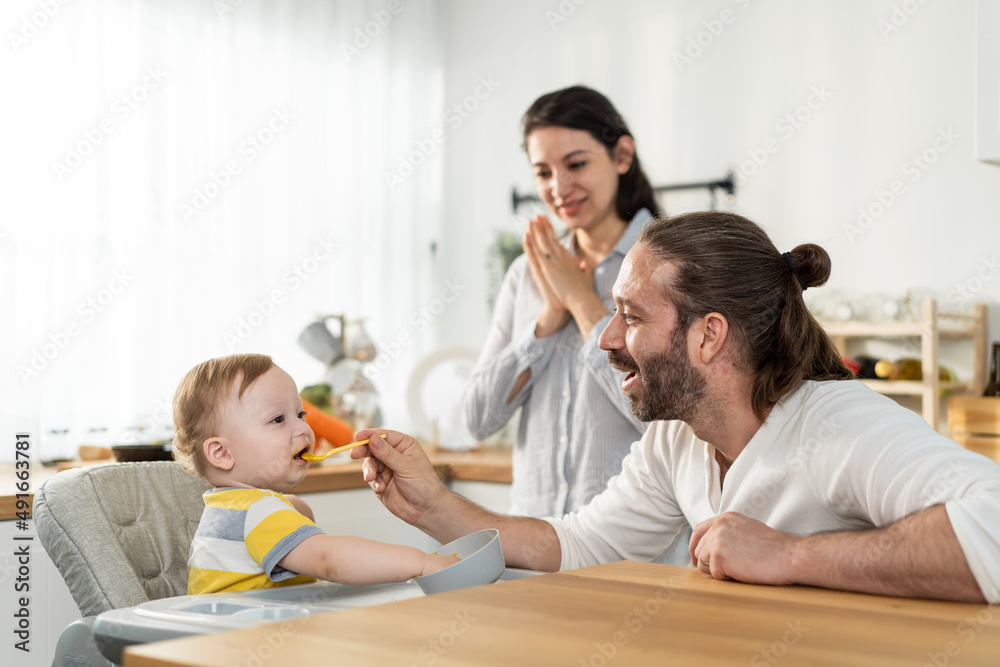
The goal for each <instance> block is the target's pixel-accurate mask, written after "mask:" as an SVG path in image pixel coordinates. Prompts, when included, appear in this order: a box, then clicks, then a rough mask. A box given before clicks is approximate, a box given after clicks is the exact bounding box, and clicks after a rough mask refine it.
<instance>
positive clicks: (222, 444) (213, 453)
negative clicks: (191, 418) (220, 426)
mask: <svg viewBox="0 0 1000 667" xmlns="http://www.w3.org/2000/svg"><path fill="white" fill-rule="evenodd" d="M201 451H202V452H203V453H204V454H205V460H206V461H208V464H209V465H210V466H212V467H213V468H218V469H219V470H232V469H233V466H234V465H236V459H234V458H233V453H232V452H231V451H229V443H228V441H227V440H226V439H225V438H223V437H221V436H217V435H215V436H212V437H211V438H209V439H208V440H206V441H205V442H203V443H202V445H201Z"/></svg>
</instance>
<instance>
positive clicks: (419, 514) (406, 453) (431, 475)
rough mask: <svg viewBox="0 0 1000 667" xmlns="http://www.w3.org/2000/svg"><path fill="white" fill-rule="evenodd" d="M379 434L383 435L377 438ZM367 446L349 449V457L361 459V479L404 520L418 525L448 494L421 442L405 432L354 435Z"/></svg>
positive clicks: (372, 431) (367, 431)
mask: <svg viewBox="0 0 1000 667" xmlns="http://www.w3.org/2000/svg"><path fill="white" fill-rule="evenodd" d="M382 433H385V434H386V438H385V439H383V438H381V437H379V436H380V435H381V434H382ZM354 435H355V437H356V438H357V439H358V440H364V439H365V438H371V441H370V442H369V443H368V444H367V445H362V446H361V447H355V448H354V449H352V450H351V458H352V459H360V458H364V459H365V462H364V464H363V465H362V468H361V469H362V472H363V475H364V479H365V481H366V482H368V485H369V486H370V487H371V488H372V490H373V491H375V495H376V496H378V499H379V500H381V501H382V504H383V505H385V507H386V508H387V509H388V510H389V511H390V512H392V513H393V514H395V515H396V516H398V517H399V518H400V519H402V520H403V521H405V522H407V523H409V524H411V525H414V526H417V527H418V528H420V527H421V519H422V518H424V516H425V514H427V513H428V512H430V511H432V510H433V509H434V507H435V505H436V504H437V503H438V502H439V501H440V499H441V498H442V497H444V496H445V495H447V494H448V490H447V489H445V487H444V484H442V483H441V480H440V479H438V476H437V473H435V472H434V467H433V466H432V465H431V462H430V459H428V458H427V454H426V453H425V452H424V450H423V449H422V448H421V447H420V444H419V443H418V442H417V441H416V440H414V439H413V438H411V437H410V436H408V435H405V434H403V433H399V432H397V431H386V430H383V429H378V430H375V429H365V430H363V431H358V432H357V433H355V434H354Z"/></svg>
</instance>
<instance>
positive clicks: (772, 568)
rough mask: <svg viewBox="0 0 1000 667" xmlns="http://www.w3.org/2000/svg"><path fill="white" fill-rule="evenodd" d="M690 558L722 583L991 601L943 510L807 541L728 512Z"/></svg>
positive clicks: (713, 522)
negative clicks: (976, 576) (734, 581)
mask: <svg viewBox="0 0 1000 667" xmlns="http://www.w3.org/2000/svg"><path fill="white" fill-rule="evenodd" d="M689 553H690V554H691V563H692V564H694V565H696V566H697V567H698V569H699V570H701V571H702V572H704V573H706V574H710V575H712V576H713V577H715V578H716V579H736V580H737V581H743V582H746V583H749V584H772V585H788V584H804V585H806V586H821V587H823V588H832V589H836V590H845V591H858V592H861V593H872V594H875V595H895V596H898V597H913V598H929V599H933V600H959V601H962V602H985V601H986V597H985V595H984V594H983V592H982V591H981V590H980V588H979V584H978V583H977V582H976V578H975V577H974V576H973V574H972V570H971V568H970V567H969V563H968V561H967V560H966V557H965V553H964V552H963V551H962V547H961V545H959V543H958V538H957V537H956V536H955V531H954V529H953V528H952V526H951V522H950V521H949V519H948V514H947V512H946V511H945V508H944V506H943V505H935V506H932V507H928V508H927V509H924V510H921V511H919V512H915V513H913V514H910V515H909V516H907V517H904V518H902V519H900V520H899V521H897V522H896V523H894V524H891V525H888V526H885V527H882V528H874V529H871V530H853V531H844V532H836V533H818V534H816V535H805V536H802V537H796V536H794V535H788V534H787V533H781V532H778V531H776V530H773V529H771V528H768V527H767V526H766V525H764V524H763V523H761V522H760V521H756V520H754V519H751V518H748V517H746V516H743V515H742V514H736V513H735V512H727V513H725V514H722V515H720V516H717V517H714V518H712V519H708V520H707V521H702V522H701V523H699V524H698V525H697V526H695V528H694V533H693V534H692V535H691V545H690V547H689Z"/></svg>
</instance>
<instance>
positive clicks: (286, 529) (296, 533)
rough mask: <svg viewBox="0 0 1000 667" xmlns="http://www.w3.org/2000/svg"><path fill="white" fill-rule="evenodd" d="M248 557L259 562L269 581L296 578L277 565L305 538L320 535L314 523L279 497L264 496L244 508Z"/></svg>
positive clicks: (295, 574) (320, 532)
mask: <svg viewBox="0 0 1000 667" xmlns="http://www.w3.org/2000/svg"><path fill="white" fill-rule="evenodd" d="M243 533H244V540H245V541H246V545H247V552H248V553H249V554H250V557H251V558H253V559H254V560H255V561H257V562H258V563H260V566H261V567H262V568H263V569H264V574H266V575H267V576H268V578H269V579H270V580H271V581H283V580H285V579H291V578H292V577H295V576H297V575H298V573H296V572H291V571H290V570H286V569H285V568H283V567H278V563H279V562H280V561H281V559H282V558H284V557H285V556H286V555H288V552H289V551H291V550H292V549H294V548H295V547H297V546H298V545H299V544H301V543H302V541H303V540H305V539H306V538H307V537H312V536H313V535H322V534H323V531H322V530H320V529H319V528H318V527H317V526H316V524H314V523H313V522H312V521H310V520H309V518H308V517H306V516H305V515H303V514H301V513H300V512H298V511H297V510H296V509H295V508H294V507H292V506H291V504H290V503H289V502H288V501H287V500H285V499H284V498H283V497H281V496H277V495H273V496H272V495H268V496H264V497H263V498H261V499H260V500H258V501H257V502H255V503H254V504H253V505H251V506H250V507H249V509H247V516H246V522H245V524H244V526H243Z"/></svg>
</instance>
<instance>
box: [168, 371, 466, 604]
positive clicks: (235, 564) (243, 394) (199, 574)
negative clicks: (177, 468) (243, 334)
mask: <svg viewBox="0 0 1000 667" xmlns="http://www.w3.org/2000/svg"><path fill="white" fill-rule="evenodd" d="M304 417H305V411H304V410H303V409H302V400H301V399H300V398H299V393H298V391H297V390H296V387H295V382H294V381H292V378H291V376H290V375H288V373H286V372H285V371H283V370H281V369H280V368H278V366H276V365H275V364H274V362H273V361H271V358H270V357H268V356H266V355H263V354H234V355H230V356H227V357H219V358H218V359H210V360H209V361H206V362H204V363H201V364H198V365H197V366H195V367H194V368H192V369H191V370H190V371H188V373H187V375H185V376H184V379H183V380H181V383H180V386H178V387H177V393H176V394H175V395H174V428H175V430H176V435H175V437H174V458H176V459H177V460H178V461H179V462H180V464H181V465H182V466H183V467H184V469H185V470H187V471H188V472H191V473H193V474H196V475H199V476H200V477H202V478H204V479H205V480H207V481H208V482H209V483H210V484H212V486H213V487H214V488H213V489H211V490H209V491H206V492H205V496H204V498H205V511H204V513H203V514H202V517H201V522H200V523H199V525H198V531H197V532H196V533H195V536H194V541H193V542H192V543H191V552H190V556H189V558H188V594H189V595H195V594H201V593H216V592H219V591H230V590H246V589H251V588H269V587H272V586H286V585H289V584H300V583H307V582H311V581H315V580H316V579H324V580H327V581H336V582H340V583H344V584H373V583H385V582H390V581H406V580H407V579H409V578H411V577H415V576H419V575H422V574H430V573H431V572H436V571H437V570H440V569H442V568H444V567H447V566H448V565H451V564H452V563H455V562H457V561H458V559H457V558H455V557H453V556H442V555H437V554H426V553H424V552H422V551H420V550H419V549H414V548H413V547H406V546H399V545H394V544H383V543H381V542H374V541H372V540H367V539H364V538H360V537H349V536H342V535H327V534H326V533H324V532H323V531H322V530H320V529H319V528H318V527H317V526H316V524H315V523H313V519H314V517H313V514H312V510H311V509H310V508H309V506H308V505H307V504H306V503H304V502H303V501H302V500H301V499H299V498H297V497H296V496H293V495H284V492H285V491H288V490H289V489H290V488H292V487H293V486H295V484H297V483H298V482H300V481H301V480H302V478H303V477H305V475H306V470H308V468H309V462H308V461H305V460H303V459H302V454H304V453H306V452H310V451H311V450H312V446H313V441H314V438H313V432H312V429H310V428H309V426H308V424H306V421H305V418H304Z"/></svg>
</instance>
